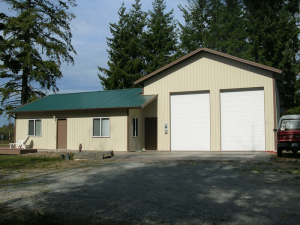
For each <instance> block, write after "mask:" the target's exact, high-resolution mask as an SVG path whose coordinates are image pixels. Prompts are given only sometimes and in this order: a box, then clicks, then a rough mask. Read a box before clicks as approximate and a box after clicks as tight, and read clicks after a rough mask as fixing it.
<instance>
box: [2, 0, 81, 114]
mask: <svg viewBox="0 0 300 225" xmlns="http://www.w3.org/2000/svg"><path fill="white" fill-rule="evenodd" d="M2 1H3V2H5V3H7V4H8V5H10V7H11V10H13V11H15V12H16V16H10V17H5V18H3V21H4V22H3V24H4V27H3V38H2V39H1V48H0V49H1V50H0V51H1V52H0V57H1V59H2V61H3V63H2V64H1V65H0V77H1V78H5V79H4V80H3V81H4V84H2V85H1V86H0V93H1V97H2V99H1V104H2V106H3V109H4V110H10V109H12V108H14V107H16V106H18V105H20V104H21V105H23V104H26V103H28V102H30V101H32V100H35V99H36V98H39V97H41V96H43V95H45V91H47V90H52V91H53V92H56V91H58V88H57V86H56V81H57V79H60V78H61V77H62V73H61V71H60V65H61V62H62V61H65V62H67V63H74V60H73V58H72V56H71V55H70V54H71V52H73V53H75V54H76V52H75V50H74V48H73V46H72V45H71V38H72V34H71V28H70V24H69V21H71V20H72V19H73V18H74V17H75V16H74V15H73V14H72V13H69V12H67V10H68V9H69V7H70V6H76V4H75V0H64V1H63V0H51V1H50V0H2ZM3 59H4V60H3ZM34 85H39V86H40V88H35V87H34Z"/></svg>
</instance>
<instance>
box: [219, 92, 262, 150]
mask: <svg viewBox="0 0 300 225" xmlns="http://www.w3.org/2000/svg"><path fill="white" fill-rule="evenodd" d="M264 114H265V113H264V91H263V90H251V91H233V92H221V142H222V143H221V145H222V150H223V151H263V150H265V123H264V121H265V120H264Z"/></svg>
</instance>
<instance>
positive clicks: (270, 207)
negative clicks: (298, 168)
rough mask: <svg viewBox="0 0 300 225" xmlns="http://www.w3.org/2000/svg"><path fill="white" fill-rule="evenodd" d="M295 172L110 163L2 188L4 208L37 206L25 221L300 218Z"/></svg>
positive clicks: (204, 164) (5, 210)
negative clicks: (280, 173) (292, 174)
mask: <svg viewBox="0 0 300 225" xmlns="http://www.w3.org/2000/svg"><path fill="white" fill-rule="evenodd" d="M288 179H289V175H287V177H286V178H282V179H281V178H279V177H278V175H277V174H276V173H268V174H264V173H260V174H255V173H251V172H243V171H242V170H241V169H239V164H238V163H227V162H111V163H108V164H106V165H105V166H91V167H87V168H86V169H80V170H74V171H65V172H61V173H55V174H49V175H45V176H43V177H40V178H36V179H33V180H31V181H29V182H26V183H25V184H24V187H21V186H18V187H14V186H10V187H6V188H2V189H0V194H1V196H3V195H4V194H5V193H6V194H7V193H9V195H12V196H11V197H8V198H7V199H6V200H5V199H4V200H3V199H2V201H1V204H0V208H1V211H2V215H3V213H8V212H9V210H16V212H17V211H19V213H20V214H22V213H23V214H22V215H27V214H28V212H30V213H32V212H36V216H35V217H33V218H32V217H30V216H27V218H26V216H25V217H22V218H23V219H22V220H23V221H25V222H26V224H38V222H36V221H41V220H43V219H45V218H44V216H46V217H47V218H46V220H45V221H46V222H45V223H44V224H47V221H48V220H49V221H50V222H51V220H52V219H53V221H54V222H55V223H56V224H69V223H70V224H72V223H73V224H220V223H222V224H297V223H298V222H299V212H298V211H299V210H298V209H299V207H300V201H299V200H300V194H299V180H296V181H291V182H285V181H286V180H288ZM20 190H22V193H24V196H28V197H26V198H24V197H22V196H21V191H20ZM26 212H27V214H26ZM24 213H25V214H24ZM6 218H10V221H4V220H3V219H2V220H1V219H0V221H1V222H0V224H1V223H2V224H4V222H5V223H6V224H7V222H11V223H12V224H14V223H15V222H16V221H17V220H19V219H17V217H15V218H14V217H9V216H6ZM53 221H52V222H53ZM48 224H51V223H48Z"/></svg>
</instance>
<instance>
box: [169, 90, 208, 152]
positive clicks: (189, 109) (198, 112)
mask: <svg viewBox="0 0 300 225" xmlns="http://www.w3.org/2000/svg"><path fill="white" fill-rule="evenodd" d="M209 108H210V106H209V93H201V94H199V93H195V94H180V95H179V94H175V95H171V150H172V151H209V150H210V110H209Z"/></svg>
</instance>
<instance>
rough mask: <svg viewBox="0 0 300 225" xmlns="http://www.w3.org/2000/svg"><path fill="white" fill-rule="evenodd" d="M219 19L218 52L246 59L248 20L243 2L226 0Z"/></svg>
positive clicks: (240, 0)
mask: <svg viewBox="0 0 300 225" xmlns="http://www.w3.org/2000/svg"><path fill="white" fill-rule="evenodd" d="M221 9H222V10H221V12H220V15H221V18H220V19H219V21H218V23H219V31H218V32H219V41H218V45H217V50H218V51H221V52H224V53H226V54H229V55H233V56H237V57H244V56H245V53H246V51H247V49H248V48H249V46H248V43H247V38H248V35H247V31H246V18H245V16H244V13H243V11H244V5H243V2H242V0H224V5H223V6H222V8H221Z"/></svg>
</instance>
